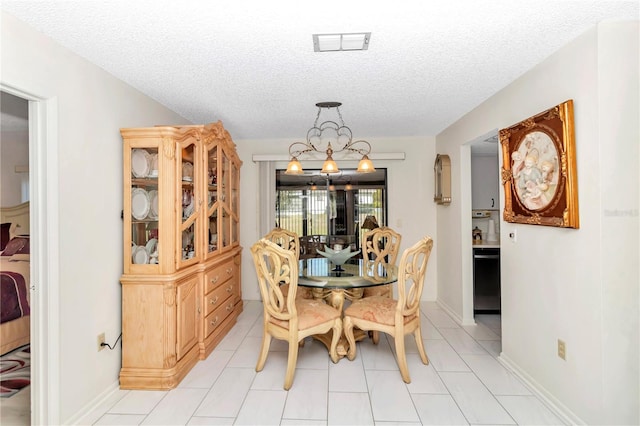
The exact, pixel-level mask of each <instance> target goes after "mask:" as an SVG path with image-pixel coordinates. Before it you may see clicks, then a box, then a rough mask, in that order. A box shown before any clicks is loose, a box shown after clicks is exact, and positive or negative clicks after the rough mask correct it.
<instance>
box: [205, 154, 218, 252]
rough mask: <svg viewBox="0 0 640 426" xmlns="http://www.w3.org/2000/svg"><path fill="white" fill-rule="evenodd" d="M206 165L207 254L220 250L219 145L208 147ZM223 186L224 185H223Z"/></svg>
mask: <svg viewBox="0 0 640 426" xmlns="http://www.w3.org/2000/svg"><path fill="white" fill-rule="evenodd" d="M206 149H207V153H206V155H205V163H206V167H207V197H206V200H207V208H206V213H205V216H206V218H207V220H206V221H205V225H204V226H205V228H206V229H205V238H206V244H205V246H206V247H207V254H209V253H213V252H216V251H217V250H218V232H219V230H218V166H219V165H218V150H219V146H218V144H217V143H211V144H209V145H207V147H206ZM221 186H222V185H221Z"/></svg>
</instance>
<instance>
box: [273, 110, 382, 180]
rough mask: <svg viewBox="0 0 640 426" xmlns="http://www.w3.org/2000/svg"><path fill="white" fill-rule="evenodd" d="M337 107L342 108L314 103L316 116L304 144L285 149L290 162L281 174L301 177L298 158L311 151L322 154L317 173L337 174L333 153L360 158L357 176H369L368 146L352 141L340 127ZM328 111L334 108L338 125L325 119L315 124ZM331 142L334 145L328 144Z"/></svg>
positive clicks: (369, 148)
mask: <svg viewBox="0 0 640 426" xmlns="http://www.w3.org/2000/svg"><path fill="white" fill-rule="evenodd" d="M340 105H342V103H340V102H318V103H317V104H316V106H317V107H318V114H317V115H316V120H315V121H314V123H313V127H311V128H310V129H309V130H308V131H307V140H306V141H305V142H294V143H292V144H291V145H290V146H289V156H290V157H291V160H290V161H289V164H288V165H287V171H286V172H285V174H288V175H299V174H303V173H304V170H303V168H302V164H301V163H300V161H299V160H298V157H300V156H301V155H305V154H308V153H312V152H319V153H324V154H326V156H327V157H326V160H325V161H324V164H323V165H322V171H321V173H323V174H332V173H340V169H339V167H338V164H337V163H336V162H335V160H334V159H333V154H334V153H335V152H346V153H354V154H357V155H359V156H361V159H360V162H359V163H358V169H357V171H358V172H359V173H371V172H374V171H375V170H376V169H375V168H374V166H373V162H372V161H371V160H370V159H369V156H368V155H369V153H371V144H370V143H369V142H367V141H365V140H357V141H354V140H353V136H352V133H351V129H350V128H349V127H347V126H346V125H345V124H344V120H343V119H342V114H341V113H340ZM332 108H335V109H336V111H337V113H338V119H339V122H336V121H331V120H327V121H323V122H322V123H320V124H318V122H319V120H320V113H321V112H322V110H323V109H328V110H330V109H332ZM332 142H333V143H334V145H332ZM334 146H335V148H334Z"/></svg>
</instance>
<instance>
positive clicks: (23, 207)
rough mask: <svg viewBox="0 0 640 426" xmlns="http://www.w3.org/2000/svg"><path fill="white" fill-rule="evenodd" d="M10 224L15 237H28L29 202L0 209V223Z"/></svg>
mask: <svg viewBox="0 0 640 426" xmlns="http://www.w3.org/2000/svg"><path fill="white" fill-rule="evenodd" d="M7 222H10V223H12V224H15V225H14V226H12V227H11V229H12V231H13V233H15V234H16V235H29V202H28V201H27V202H24V203H22V204H18V205H17V206H13V207H0V223H7Z"/></svg>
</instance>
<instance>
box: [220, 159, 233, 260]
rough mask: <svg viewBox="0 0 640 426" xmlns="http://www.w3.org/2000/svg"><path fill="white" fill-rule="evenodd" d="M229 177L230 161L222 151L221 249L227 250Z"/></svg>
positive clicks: (229, 227) (228, 237)
mask: <svg viewBox="0 0 640 426" xmlns="http://www.w3.org/2000/svg"><path fill="white" fill-rule="evenodd" d="M230 177H231V161H230V160H229V156H228V155H227V153H226V152H225V151H224V150H222V174H221V180H222V188H221V191H222V193H221V198H222V199H221V201H222V230H221V232H222V248H227V247H229V246H230V245H231V238H230V234H231V214H230V211H229V203H230V200H231V196H230V187H231V186H230Z"/></svg>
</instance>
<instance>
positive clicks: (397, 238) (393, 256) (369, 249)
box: [362, 226, 402, 297]
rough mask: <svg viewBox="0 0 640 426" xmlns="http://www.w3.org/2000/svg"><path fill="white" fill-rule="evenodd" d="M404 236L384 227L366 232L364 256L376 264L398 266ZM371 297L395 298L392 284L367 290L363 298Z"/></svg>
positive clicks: (363, 243) (363, 236)
mask: <svg viewBox="0 0 640 426" xmlns="http://www.w3.org/2000/svg"><path fill="white" fill-rule="evenodd" d="M401 241H402V235H400V234H399V233H397V232H396V231H394V230H393V229H391V228H389V227H387V226H382V227H380V228H375V229H372V230H370V231H367V232H365V233H364V234H363V235H362V256H363V257H364V258H365V259H369V260H372V261H374V262H384V263H389V264H391V265H395V264H396V260H397V259H398V252H399V251H400V242H401ZM369 296H387V297H392V296H393V287H392V285H391V284H389V285H383V286H378V287H371V288H366V289H365V290H364V294H363V297H369Z"/></svg>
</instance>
